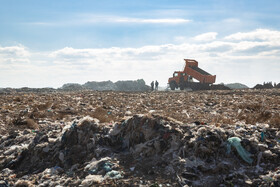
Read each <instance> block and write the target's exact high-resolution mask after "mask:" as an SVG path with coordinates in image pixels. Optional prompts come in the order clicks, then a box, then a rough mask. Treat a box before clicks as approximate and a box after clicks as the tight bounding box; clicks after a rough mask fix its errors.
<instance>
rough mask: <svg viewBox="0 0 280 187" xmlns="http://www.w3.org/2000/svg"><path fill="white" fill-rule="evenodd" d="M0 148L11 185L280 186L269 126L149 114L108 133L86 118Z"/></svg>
mask: <svg viewBox="0 0 280 187" xmlns="http://www.w3.org/2000/svg"><path fill="white" fill-rule="evenodd" d="M0 147H1V151H0V155H1V156H0V158H1V160H0V169H1V180H2V181H1V182H2V183H4V182H5V183H7V185H8V184H10V185H16V184H17V183H18V182H19V181H21V182H25V183H26V184H29V185H28V186H32V185H36V186H55V185H62V186H70V185H75V186H91V185H99V186H102V185H104V186H105V185H113V184H115V185H148V186H152V185H155V184H162V186H165V185H166V186H168V185H170V186H184V185H189V186H230V185H237V186H246V185H253V186H262V185H272V184H273V185H274V186H277V185H280V184H279V181H280V165H279V159H280V132H279V129H277V128H270V127H269V125H267V124H258V125H256V126H255V125H246V124H245V123H236V124H223V125H221V126H215V125H209V124H205V123H200V122H195V123H190V124H184V123H182V122H179V121H176V120H174V119H171V118H167V117H163V116H159V115H151V114H148V115H134V116H132V117H128V118H127V119H124V120H122V121H120V122H117V123H115V124H114V125H111V126H105V125H102V124H99V122H98V120H97V119H94V118H91V117H88V116H87V117H84V118H81V119H74V120H73V121H72V122H71V123H70V124H66V125H65V126H64V127H63V129H61V128H60V127H59V124H50V125H47V126H45V127H41V128H40V130H36V131H35V130H24V131H16V132H13V133H10V134H9V135H8V136H2V137H1V139H0ZM1 182H0V184H2V183H1ZM167 184H168V185H167Z"/></svg>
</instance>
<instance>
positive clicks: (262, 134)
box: [261, 132, 265, 142]
mask: <svg viewBox="0 0 280 187" xmlns="http://www.w3.org/2000/svg"><path fill="white" fill-rule="evenodd" d="M264 137H265V134H264V132H261V141H262V142H263V141H264Z"/></svg>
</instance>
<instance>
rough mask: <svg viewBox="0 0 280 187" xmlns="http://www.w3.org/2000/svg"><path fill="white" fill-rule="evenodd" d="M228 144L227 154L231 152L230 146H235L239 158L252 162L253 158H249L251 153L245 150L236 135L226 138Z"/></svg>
mask: <svg viewBox="0 0 280 187" xmlns="http://www.w3.org/2000/svg"><path fill="white" fill-rule="evenodd" d="M227 142H228V144H227V154H229V153H230V152H231V146H233V147H235V148H236V150H237V152H238V154H239V155H240V156H241V158H242V159H243V160H244V161H245V162H247V163H249V164H252V162H253V159H251V158H250V156H251V154H250V153H249V152H248V151H246V150H245V149H244V148H243V147H242V145H241V143H240V142H241V139H240V138H238V137H231V138H229V139H228V140H227Z"/></svg>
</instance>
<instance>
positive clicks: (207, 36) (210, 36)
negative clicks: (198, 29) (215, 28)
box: [193, 32, 218, 42]
mask: <svg viewBox="0 0 280 187" xmlns="http://www.w3.org/2000/svg"><path fill="white" fill-rule="evenodd" d="M217 35H218V33H216V32H207V33H204V34H200V35H197V36H195V37H193V39H194V40H196V41H203V42H204V41H213V40H215V39H216V36H217Z"/></svg>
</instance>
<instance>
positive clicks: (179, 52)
mask: <svg viewBox="0 0 280 187" xmlns="http://www.w3.org/2000/svg"><path fill="white" fill-rule="evenodd" d="M0 3H1V6H0V87H24V86H28V87H60V86H62V84H63V83H68V82H76V83H85V82H86V81H102V80H112V81H117V80H135V79H139V78H143V79H144V80H145V81H146V82H147V84H149V82H151V81H152V80H156V79H157V80H159V82H160V84H161V86H165V85H166V83H167V80H168V77H170V76H171V75H172V73H173V71H175V70H181V69H182V67H183V65H184V61H183V59H184V58H193V59H196V60H198V62H199V66H200V67H202V68H204V69H205V70H206V71H208V72H210V73H212V74H215V75H217V83H220V82H224V83H231V82H241V83H244V84H247V85H248V86H254V85H255V84H257V83H262V82H264V81H272V82H280V76H279V72H280V64H279V59H280V55H279V54H280V53H279V52H280V23H279V20H280V11H279V8H280V1H276V0H275V1H272V0H268V1H259V0H255V1H249V0H248V1H244V0H235V1H233V0H232V1H231V0H227V1H221V0H215V1H206V0H205V1H199V0H198V1H185V0H182V1H178V0H177V1H176V0H175V1H165V0H154V1H151V0H149V1H148V0H141V1H128V0H126V1H125V0H122V1H115V0H104V1H95V0H91V1H90V0H79V1H78V0H76V1H74V0H60V1H51V0H50V1H37V0H36V1H35V0H32V1H31V0H25V1H21V0H9V1H4V0H0Z"/></svg>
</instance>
